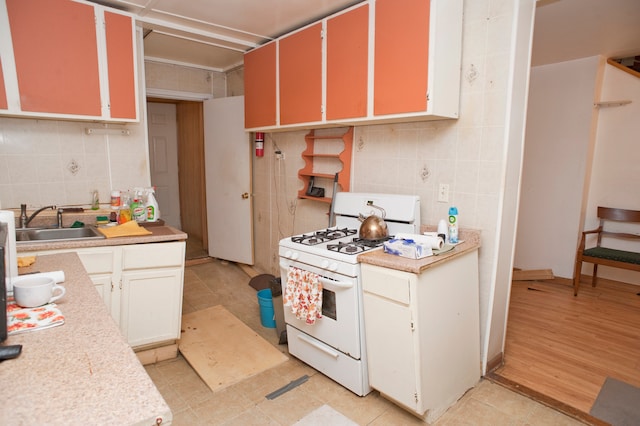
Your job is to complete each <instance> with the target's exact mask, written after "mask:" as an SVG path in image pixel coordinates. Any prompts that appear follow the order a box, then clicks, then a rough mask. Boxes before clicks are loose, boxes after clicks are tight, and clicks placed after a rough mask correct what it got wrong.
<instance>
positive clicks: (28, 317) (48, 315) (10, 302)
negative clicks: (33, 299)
mask: <svg viewBox="0 0 640 426" xmlns="http://www.w3.org/2000/svg"><path fill="white" fill-rule="evenodd" d="M62 324H64V316H63V315H62V312H60V309H58V306H57V305H56V304H55V303H48V304H46V305H42V306H38V307H36V308H23V307H22V306H18V305H17V304H16V302H15V300H14V299H13V296H9V297H8V298H7V334H8V335H12V334H19V333H26V332H28V331H35V330H42V329H45V328H51V327H56V326H58V325H62Z"/></svg>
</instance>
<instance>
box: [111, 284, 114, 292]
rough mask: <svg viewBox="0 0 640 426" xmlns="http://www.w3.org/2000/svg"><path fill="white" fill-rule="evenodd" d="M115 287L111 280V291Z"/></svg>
mask: <svg viewBox="0 0 640 426" xmlns="http://www.w3.org/2000/svg"><path fill="white" fill-rule="evenodd" d="M113 288H114V285H113V281H111V293H113Z"/></svg>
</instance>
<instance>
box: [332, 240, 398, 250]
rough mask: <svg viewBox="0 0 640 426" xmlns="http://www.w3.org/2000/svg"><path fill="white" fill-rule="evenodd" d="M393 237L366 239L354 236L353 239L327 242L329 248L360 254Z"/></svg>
mask: <svg viewBox="0 0 640 426" xmlns="http://www.w3.org/2000/svg"><path fill="white" fill-rule="evenodd" d="M390 238H391V237H387V238H381V239H377V240H365V239H363V238H354V239H353V240H351V241H347V242H346V243H345V242H342V241H338V243H337V244H327V249H328V250H331V251H336V252H338V253H344V254H358V253H362V252H365V251H367V250H371V249H374V248H376V247H380V246H381V245H382V244H383V243H384V242H385V241H387V240H389V239H390Z"/></svg>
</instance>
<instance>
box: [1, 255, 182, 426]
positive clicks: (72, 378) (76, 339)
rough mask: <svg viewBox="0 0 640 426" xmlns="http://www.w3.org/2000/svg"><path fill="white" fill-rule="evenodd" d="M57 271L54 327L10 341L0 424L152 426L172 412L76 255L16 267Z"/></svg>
mask: <svg viewBox="0 0 640 426" xmlns="http://www.w3.org/2000/svg"><path fill="white" fill-rule="evenodd" d="M61 269H62V270H63V271H64V273H65V282H64V283H62V285H64V287H65V288H66V290H67V292H66V294H65V296H64V297H63V298H62V299H60V300H59V301H58V302H57V305H58V308H59V309H60V310H61V311H62V314H63V315H64V317H65V323H64V324H63V325H61V326H58V327H53V328H49V329H44V330H38V331H32V332H28V333H24V334H18V335H12V336H9V337H8V339H7V340H6V341H5V342H4V343H3V345H15V344H21V345H22V353H21V354H20V356H19V357H18V358H15V359H12V360H8V361H4V362H2V363H0V383H2V386H0V424H3V425H32V424H46V425H89V424H91V425H99V424H110V425H137V424H141V425H152V424H156V419H157V418H159V417H160V418H162V424H169V423H170V422H171V420H172V414H171V411H170V409H169V406H168V405H167V404H166V402H165V401H164V399H163V398H162V396H161V395H160V393H159V392H158V389H157V388H156V387H155V385H154V384H153V382H152V381H151V379H150V378H149V376H148V375H147V373H146V371H145V370H144V368H143V367H142V365H141V364H140V362H139V361H138V358H137V357H136V355H135V354H134V352H133V350H132V349H131V347H130V346H129V345H128V344H127V343H126V341H125V340H124V338H123V337H122V336H121V334H120V331H119V330H118V326H117V325H116V323H115V322H114V321H113V319H112V318H111V316H110V315H109V312H108V311H107V308H106V305H105V304H104V302H103V301H102V299H101V298H100V296H99V295H98V292H97V291H96V290H95V288H94V287H93V284H92V282H91V280H90V279H89V276H88V275H87V273H86V272H85V270H84V268H83V267H82V263H81V262H80V259H79V258H78V256H77V255H76V254H75V253H63V254H53V255H45V256H38V258H37V259H36V262H35V263H34V264H33V265H32V266H30V267H28V268H21V269H20V274H23V273H28V272H31V271H36V270H37V271H41V272H46V271H56V270H61Z"/></svg>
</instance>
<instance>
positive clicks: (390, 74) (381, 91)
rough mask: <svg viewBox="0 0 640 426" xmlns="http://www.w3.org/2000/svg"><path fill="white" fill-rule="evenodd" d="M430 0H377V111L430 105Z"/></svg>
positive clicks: (411, 109)
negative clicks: (428, 93) (428, 83)
mask: <svg viewBox="0 0 640 426" xmlns="http://www.w3.org/2000/svg"><path fill="white" fill-rule="evenodd" d="M429 16H430V2H429V0H403V1H402V3H401V4H400V3H399V2H398V1H397V0H377V1H376V9H375V59H374V88H373V90H374V98H373V113H374V115H387V114H401V113H409V112H420V111H425V110H426V109H427V90H428V87H427V79H428V66H429V60H428V57H429Z"/></svg>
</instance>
